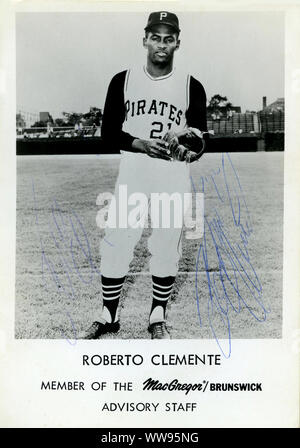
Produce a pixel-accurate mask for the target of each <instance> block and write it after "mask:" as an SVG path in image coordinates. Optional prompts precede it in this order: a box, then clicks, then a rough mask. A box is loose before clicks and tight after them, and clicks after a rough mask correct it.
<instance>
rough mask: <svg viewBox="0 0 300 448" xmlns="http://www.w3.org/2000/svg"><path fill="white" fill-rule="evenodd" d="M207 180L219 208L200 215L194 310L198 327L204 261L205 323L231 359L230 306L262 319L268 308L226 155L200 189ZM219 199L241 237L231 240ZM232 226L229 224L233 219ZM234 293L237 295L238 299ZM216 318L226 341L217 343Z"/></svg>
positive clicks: (240, 195)
mask: <svg viewBox="0 0 300 448" xmlns="http://www.w3.org/2000/svg"><path fill="white" fill-rule="evenodd" d="M217 176H219V178H221V180H222V183H223V184H224V185H223V191H220V189H219V188H218V187H217V183H216V177H217ZM229 178H230V181H229ZM191 181H192V188H193V190H194V192H196V188H195V184H194V182H193V179H192V178H191ZM209 182H211V183H212V186H213V188H214V190H215V192H216V194H217V197H218V199H219V203H218V206H219V207H214V209H213V213H212V214H211V216H210V217H209V218H208V217H205V218H204V234H203V241H202V242H201V244H200V246H199V249H198V253H197V260H196V276H195V289H196V299H197V311H198V317H199V324H200V326H201V325H202V319H201V311H200V296H199V291H198V285H199V277H200V274H199V267H200V263H203V267H204V271H205V275H206V281H207V287H208V301H207V316H208V321H209V326H210V328H211V330H212V333H213V336H214V338H215V340H216V342H217V344H218V346H219V348H220V350H221V352H222V354H223V355H224V356H225V357H226V358H229V357H230V355H231V325H230V318H229V313H230V311H233V312H235V313H239V312H240V311H241V310H242V307H243V306H244V307H246V309H247V310H248V311H249V313H250V314H251V315H252V316H253V318H254V319H256V320H257V321H259V322H262V321H265V320H266V316H267V313H268V312H269V310H267V309H266V307H265V306H264V304H263V302H262V285H261V283H260V281H259V278H258V275H257V273H256V271H255V268H254V266H253V265H252V263H251V260H250V255H249V252H248V248H247V246H248V242H249V237H250V236H251V234H252V232H253V228H252V224H251V219H250V213H249V210H248V207H247V204H246V200H245V196H244V192H243V189H242V185H241V183H240V180H239V177H238V175H237V172H236V170H235V168H234V165H233V163H232V160H231V158H230V156H229V154H222V168H219V169H218V170H214V171H213V172H212V174H211V175H210V176H206V177H204V178H203V177H201V184H200V190H201V191H202V192H203V193H205V191H206V187H207V185H208V183H209ZM222 204H223V206H227V204H229V210H230V212H231V213H230V214H231V217H232V219H233V223H234V228H235V229H236V230H237V232H238V237H239V240H240V241H239V242H232V241H231V239H230V235H229V232H228V230H227V229H226V224H225V223H224V220H223V219H222V218H221V216H220V213H219V210H220V206H221V205H222ZM231 222H232V221H231ZM230 227H231V228H232V224H231V225H230ZM210 246H213V248H214V253H212V251H211V249H210V251H209V250H208V248H209V247H210ZM209 254H210V256H209ZM214 259H216V260H217V267H216V268H215V269H213V268H212V267H211V264H210V262H211V261H212V260H214ZM244 291H245V292H246V293H244ZM232 297H233V298H234V299H236V303H235V302H234V299H232ZM216 320H217V321H218V322H219V324H218V328H220V327H221V328H223V330H225V332H226V334H227V336H228V338H227V339H225V343H224V344H225V346H223V345H222V344H221V341H220V337H219V336H218V334H217V328H216V324H215V321H216Z"/></svg>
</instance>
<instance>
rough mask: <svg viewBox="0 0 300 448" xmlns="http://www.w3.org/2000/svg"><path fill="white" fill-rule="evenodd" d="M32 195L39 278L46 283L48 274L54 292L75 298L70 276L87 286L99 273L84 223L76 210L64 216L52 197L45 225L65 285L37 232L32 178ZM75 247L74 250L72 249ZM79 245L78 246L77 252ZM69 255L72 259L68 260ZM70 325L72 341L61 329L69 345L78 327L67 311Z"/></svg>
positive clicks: (37, 222)
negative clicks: (39, 268) (54, 289)
mask: <svg viewBox="0 0 300 448" xmlns="http://www.w3.org/2000/svg"><path fill="white" fill-rule="evenodd" d="M32 194H33V202H34V213H35V224H36V227H37V231H38V235H39V240H40V247H41V255H42V277H43V281H44V285H46V281H47V280H46V278H45V271H48V273H50V276H51V278H52V280H53V281H54V283H55V285H56V287H57V291H58V292H59V293H60V294H62V293H63V294H65V296H66V297H67V298H70V299H72V300H76V293H75V289H74V285H73V282H72V278H71V276H72V275H74V274H75V275H77V277H78V278H79V280H80V281H81V282H82V283H84V284H86V285H88V284H91V283H92V282H93V281H94V277H95V275H97V276H100V275H101V273H100V271H99V270H98V269H97V267H96V266H95V265H94V262H93V260H92V255H91V248H90V244H89V240H88V237H87V234H86V231H85V229H84V226H83V224H82V222H81V220H80V218H79V216H78V215H77V214H76V212H75V211H73V210H71V211H70V215H69V216H68V219H67V220H66V219H64V217H63V211H62V210H61V209H60V208H59V206H58V203H57V201H56V199H53V201H52V204H51V216H52V221H50V222H49V223H48V224H49V226H50V236H51V238H52V242H53V243H54V246H55V248H56V249H57V254H56V258H55V260H56V265H59V266H60V270H61V273H62V275H64V276H66V285H64V283H63V281H61V279H60V278H59V274H58V273H57V272H56V269H55V267H54V264H53V262H52V260H51V258H50V257H49V255H47V254H46V251H45V246H44V242H43V239H42V235H41V232H40V225H39V224H40V223H39V216H38V207H37V200H36V193H35V186H34V182H33V180H32ZM75 247H76V252H75ZM78 248H79V249H80V250H79V251H78ZM80 255H81V256H82V257H83V259H81V268H82V267H83V266H84V267H85V268H88V269H87V270H86V271H87V272H86V274H85V276H84V275H82V272H80V269H79V266H78V262H77V261H76V256H77V257H78V256H80ZM68 256H69V258H71V261H70V260H69V261H68ZM66 315H67V316H68V319H69V321H70V324H71V326H72V330H73V334H74V342H72V341H71V340H69V339H68V338H66V336H65V334H64V332H63V331H61V333H62V336H63V337H64V338H65V339H66V340H67V341H68V342H69V343H70V344H71V345H75V344H76V339H77V338H76V336H77V330H76V328H75V325H74V322H73V319H72V317H71V315H70V313H68V312H66Z"/></svg>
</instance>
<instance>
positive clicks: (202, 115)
mask: <svg viewBox="0 0 300 448" xmlns="http://www.w3.org/2000/svg"><path fill="white" fill-rule="evenodd" d="M186 122H187V125H188V126H189V127H192V128H197V129H199V130H200V131H201V132H207V120H206V93H205V90H204V87H203V86H202V84H201V83H200V82H199V81H198V80H197V79H195V78H193V76H191V78H190V89H189V107H188V109H187V111H186ZM203 138H204V139H205V140H206V141H207V140H208V134H205V135H204V137H203Z"/></svg>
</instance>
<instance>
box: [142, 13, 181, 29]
mask: <svg viewBox="0 0 300 448" xmlns="http://www.w3.org/2000/svg"><path fill="white" fill-rule="evenodd" d="M160 23H163V24H164V25H169V26H171V27H172V28H174V30H175V31H177V33H180V29H179V22H178V17H177V16H176V14H173V13H172V12H168V11H157V12H151V14H150V16H149V18H148V23H147V25H146V28H145V31H147V30H149V29H150V28H152V27H153V26H154V25H159V24H160Z"/></svg>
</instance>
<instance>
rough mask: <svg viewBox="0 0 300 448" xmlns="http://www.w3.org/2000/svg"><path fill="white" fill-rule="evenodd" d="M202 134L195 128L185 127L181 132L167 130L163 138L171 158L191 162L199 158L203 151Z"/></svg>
mask: <svg viewBox="0 0 300 448" xmlns="http://www.w3.org/2000/svg"><path fill="white" fill-rule="evenodd" d="M203 134H204V133H202V132H201V131H199V129H197V128H187V129H186V130H184V131H183V132H181V133H175V132H172V131H170V132H167V133H166V135H165V136H164V138H163V140H165V141H166V142H167V143H168V144H169V146H168V152H169V153H170V155H171V157H172V159H173V160H179V161H181V162H186V163H192V162H195V161H196V160H199V159H200V157H201V156H202V155H203V153H204V151H205V140H204V138H203Z"/></svg>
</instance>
